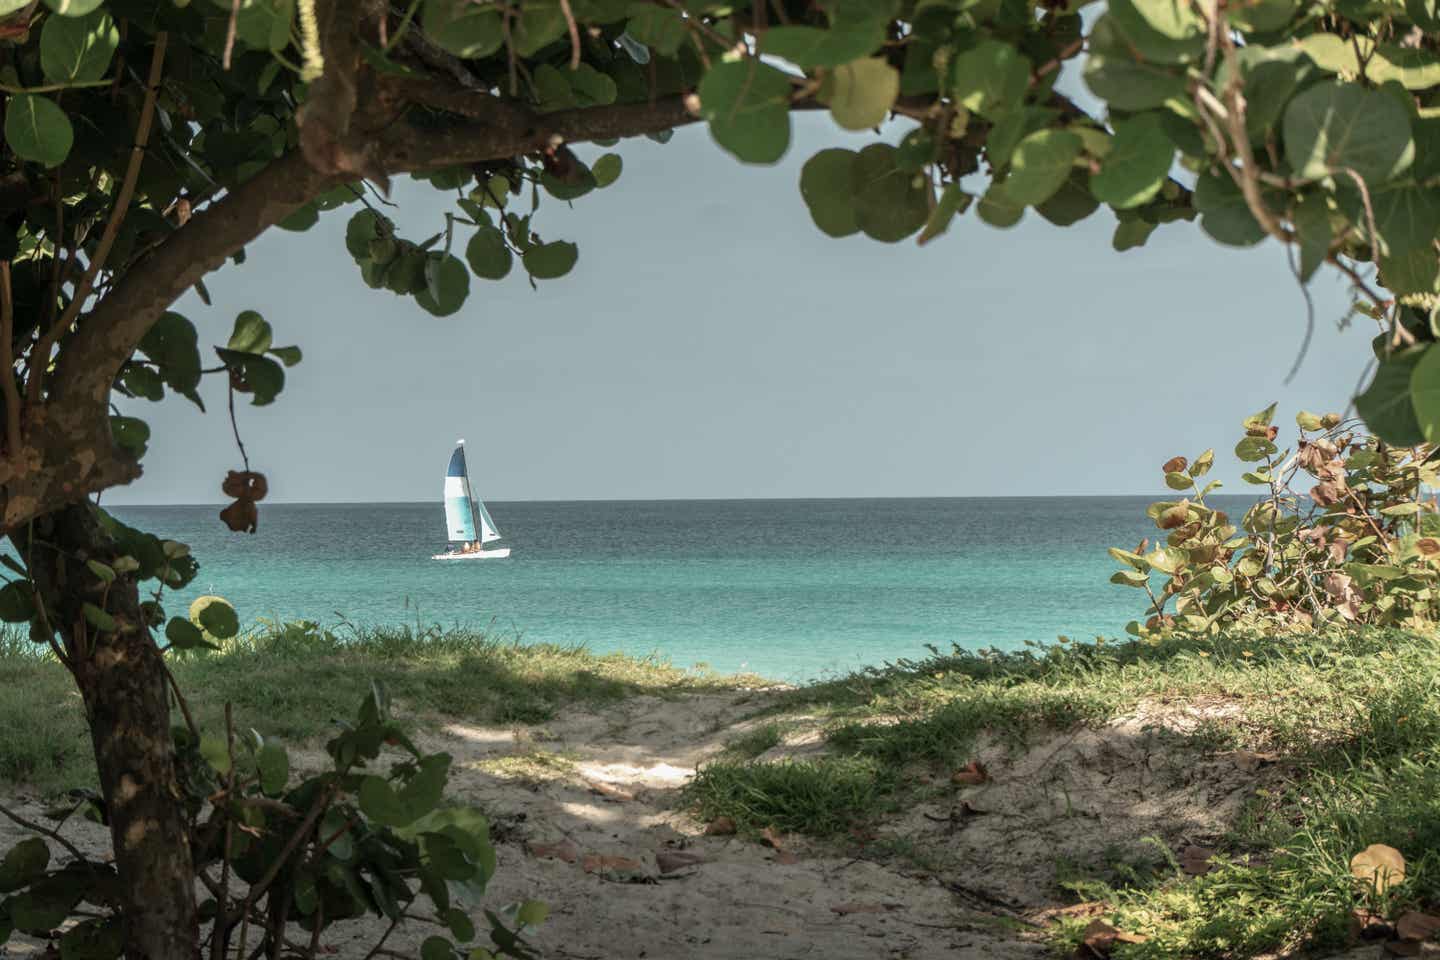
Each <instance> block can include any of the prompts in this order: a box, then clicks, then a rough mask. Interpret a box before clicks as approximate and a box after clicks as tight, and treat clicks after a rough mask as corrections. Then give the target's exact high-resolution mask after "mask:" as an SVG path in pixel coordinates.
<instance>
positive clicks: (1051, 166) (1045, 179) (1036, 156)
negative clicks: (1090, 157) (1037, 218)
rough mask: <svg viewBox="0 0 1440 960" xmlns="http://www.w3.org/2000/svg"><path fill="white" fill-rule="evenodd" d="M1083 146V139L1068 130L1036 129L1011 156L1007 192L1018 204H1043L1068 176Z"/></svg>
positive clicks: (1006, 182)
mask: <svg viewBox="0 0 1440 960" xmlns="http://www.w3.org/2000/svg"><path fill="white" fill-rule="evenodd" d="M1083 148H1084V143H1083V142H1082V141H1081V139H1080V138H1079V137H1078V136H1076V135H1075V134H1073V133H1071V132H1070V131H1068V130H1037V131H1035V132H1034V133H1032V134H1030V135H1029V136H1027V137H1026V138H1025V139H1024V140H1021V141H1020V144H1019V146H1017V147H1016V148H1015V153H1014V154H1013V155H1012V156H1011V158H1010V176H1009V178H1008V179H1007V180H1006V181H1005V192H1006V193H1007V194H1009V196H1010V199H1011V200H1013V201H1014V202H1016V203H1023V204H1028V205H1031V206H1035V205H1038V204H1041V203H1044V202H1045V201H1046V200H1048V199H1050V197H1051V196H1053V195H1054V193H1055V191H1056V190H1059V189H1060V185H1061V184H1062V183H1064V182H1065V181H1066V180H1067V179H1069V177H1070V171H1071V169H1072V168H1073V167H1074V166H1075V160H1076V158H1077V157H1079V156H1080V151H1081V150H1082V149H1083Z"/></svg>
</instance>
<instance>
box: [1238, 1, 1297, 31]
mask: <svg viewBox="0 0 1440 960" xmlns="http://www.w3.org/2000/svg"><path fill="white" fill-rule="evenodd" d="M1299 8H1300V0H1230V2H1229V3H1228V4H1227V5H1226V7H1225V15H1226V16H1227V17H1229V18H1230V22H1231V23H1232V24H1234V25H1235V26H1236V27H1239V28H1240V29H1241V30H1246V31H1249V32H1253V33H1269V32H1271V31H1272V30H1279V29H1280V28H1281V27H1283V26H1285V25H1286V24H1287V23H1289V22H1290V19H1291V18H1292V17H1294V16H1295V11H1297V10H1298V9H1299Z"/></svg>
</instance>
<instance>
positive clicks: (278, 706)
mask: <svg viewBox="0 0 1440 960" xmlns="http://www.w3.org/2000/svg"><path fill="white" fill-rule="evenodd" d="M42 649H43V648H40V647H36V646H35V645H33V644H31V643H30V642H29V641H28V640H27V639H25V638H23V637H21V636H19V635H14V634H12V635H8V636H5V635H0V685H3V687H4V689H5V691H6V695H5V696H4V697H3V698H0V724H3V727H0V728H3V729H4V730H5V731H6V735H5V737H3V738H0V781H3V782H6V783H15V784H23V785H25V786H26V787H28V788H30V789H32V790H36V791H39V792H42V793H43V792H51V791H54V790H57V789H63V788H68V787H72V786H77V785H92V784H93V781H94V776H95V774H94V762H93V760H92V757H91V751H90V743H89V739H88V735H87V734H86V732H85V728H84V725H83V715H82V710H81V707H80V700H79V696H78V694H76V693H75V688H74V685H73V683H72V682H71V680H70V678H69V676H68V675H67V674H66V673H65V671H64V669H63V668H62V667H61V666H60V664H59V663H57V662H56V661H55V660H54V659H53V658H51V657H50V656H49V655H48V654H42V653H40V652H38V651H41V650H42ZM171 669H172V671H173V673H174V674H175V678H176V681H177V682H178V684H179V686H180V689H181V690H183V691H184V692H185V695H186V699H187V700H188V701H189V703H190V706H191V709H192V711H193V713H194V715H195V719H196V722H197V723H198V724H199V726H200V727H201V728H202V729H218V728H219V727H220V725H221V724H222V723H223V719H222V718H223V714H224V706H225V703H226V702H229V703H231V704H232V705H233V709H234V715H235V718H236V723H237V724H241V725H244V726H246V727H253V728H254V729H256V730H258V731H259V732H260V733H261V734H262V735H264V736H267V737H271V736H273V737H279V738H281V739H284V740H288V741H291V742H298V741H304V740H309V739H313V738H317V737H320V736H323V735H326V734H328V733H329V732H331V731H332V730H334V729H335V724H336V722H337V721H340V720H344V719H348V718H349V717H351V716H352V715H353V713H354V711H355V709H356V707H357V706H358V705H359V704H360V701H361V700H362V699H363V697H364V696H365V694H366V693H367V692H368V690H369V689H370V684H371V683H372V682H373V681H380V682H382V683H383V684H385V686H386V688H387V689H388V690H389V692H390V696H391V698H392V700H393V702H394V703H395V705H396V710H397V713H398V714H399V715H400V716H401V717H402V718H407V719H412V720H418V721H419V722H421V723H424V722H428V721H433V720H438V719H444V718H458V719H464V720H466V721H468V722H472V723H497V724H512V723H525V724H534V723H543V722H545V721H547V720H549V719H551V718H552V717H554V716H555V714H556V712H557V711H558V710H560V709H561V708H562V707H564V706H566V705H569V704H586V705H590V706H600V705H604V704H607V703H616V702H618V701H620V700H623V699H625V698H627V697H631V696H637V695H642V694H646V695H653V696H665V697H675V696H681V695H684V694H685V693H687V692H691V691H698V690H706V689H716V688H722V687H723V688H733V687H735V686H736V685H737V684H738V683H743V682H747V680H752V681H753V680H755V679H757V678H735V677H721V676H719V675H714V674H697V673H694V672H691V671H685V670H681V669H678V668H676V667H672V666H670V665H669V664H668V663H666V662H665V661H663V660H661V659H658V658H655V657H638V658H637V657H628V656H624V655H621V654H594V653H590V652H588V651H586V650H585V649H583V648H581V647H562V646H555V645H551V644H520V643H516V642H510V641H503V640H496V639H493V638H491V637H489V636H487V635H486V634H484V633H481V632H478V631H470V630H463V629H461V630H448V631H442V630H440V629H438V628H436V629H430V630H419V629H412V628H394V629H392V628H375V629H350V630H348V631H347V632H345V633H343V634H342V633H340V632H337V631H333V630H324V629H321V628H320V627H318V626H316V625H315V624H313V623H292V624H286V625H283V626H262V627H260V628H257V629H255V630H252V631H249V632H247V633H245V634H243V635H241V636H240V637H238V638H237V639H236V640H234V641H232V642H230V643H229V644H227V646H226V648H225V650H224V651H223V652H220V653H204V654H194V653H192V654H187V655H185V656H183V657H178V658H174V659H173V660H172V663H171Z"/></svg>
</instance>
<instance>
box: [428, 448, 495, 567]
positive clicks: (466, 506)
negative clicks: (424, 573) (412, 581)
mask: <svg viewBox="0 0 1440 960" xmlns="http://www.w3.org/2000/svg"><path fill="white" fill-rule="evenodd" d="M445 526H446V527H447V528H448V529H449V531H450V543H451V544H452V547H453V549H451V550H450V552H448V553H437V554H436V555H435V556H433V557H431V558H430V559H431V560H502V559H504V558H505V557H508V556H510V548H509V547H495V548H493V549H490V550H487V549H485V544H487V543H493V542H494V541H496V540H499V539H500V531H498V530H496V529H495V521H494V520H492V519H491V518H490V511H489V510H486V509H485V504H484V503H483V502H482V501H481V500H479V499H478V498H476V497H475V496H474V495H472V494H471V492H470V472H469V471H468V470H467V469H466V467H465V441H464V440H457V441H455V452H454V453H452V454H450V466H449V467H448V468H447V469H446V471H445Z"/></svg>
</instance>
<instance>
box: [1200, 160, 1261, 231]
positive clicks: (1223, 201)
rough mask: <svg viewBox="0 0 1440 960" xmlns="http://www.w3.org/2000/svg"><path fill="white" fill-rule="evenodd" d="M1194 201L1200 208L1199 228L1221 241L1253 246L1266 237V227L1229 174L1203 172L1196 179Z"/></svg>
mask: <svg viewBox="0 0 1440 960" xmlns="http://www.w3.org/2000/svg"><path fill="white" fill-rule="evenodd" d="M1193 203H1194V205H1195V209H1196V210H1198V211H1200V229H1202V230H1204V231H1205V232H1206V233H1208V234H1210V236H1211V237H1212V238H1214V239H1215V240H1217V241H1219V242H1220V243H1223V244H1227V245H1229V246H1232V247H1251V246H1254V245H1255V244H1257V243H1259V242H1260V241H1261V240H1263V239H1265V228H1264V227H1262V226H1260V224H1259V222H1258V221H1257V220H1256V219H1255V217H1254V215H1253V214H1251V213H1250V207H1249V205H1248V204H1246V202H1245V195H1244V194H1243V193H1241V192H1240V187H1239V186H1238V185H1236V183H1235V181H1234V180H1232V179H1231V178H1230V176H1229V175H1228V174H1224V173H1210V172H1208V171H1206V172H1204V173H1202V174H1201V175H1200V176H1199V178H1197V179H1196V181H1195V194H1194V197H1193Z"/></svg>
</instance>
